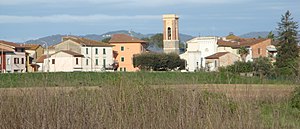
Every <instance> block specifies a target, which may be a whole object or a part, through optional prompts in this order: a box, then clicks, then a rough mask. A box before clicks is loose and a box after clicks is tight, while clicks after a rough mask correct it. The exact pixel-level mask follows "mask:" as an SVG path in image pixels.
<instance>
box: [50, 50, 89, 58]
mask: <svg viewBox="0 0 300 129" xmlns="http://www.w3.org/2000/svg"><path fill="white" fill-rule="evenodd" d="M59 52H64V53H67V54H70V55H72V56H74V57H84V56H83V55H82V54H79V53H77V52H73V51H70V50H62V51H58V52H57V53H59ZM54 54H55V53H54Z"/></svg>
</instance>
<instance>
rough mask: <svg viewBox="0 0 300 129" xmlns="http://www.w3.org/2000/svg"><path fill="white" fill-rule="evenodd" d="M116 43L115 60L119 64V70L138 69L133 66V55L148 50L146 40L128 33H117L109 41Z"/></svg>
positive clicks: (114, 48) (112, 43) (114, 49)
mask: <svg viewBox="0 0 300 129" xmlns="http://www.w3.org/2000/svg"><path fill="white" fill-rule="evenodd" d="M109 43H110V44H111V45H114V47H113V52H114V60H115V62H116V63H117V64H118V68H117V70H118V71H137V70H138V68H135V67H134V66H133V56H134V55H135V54H140V53H143V52H145V51H146V49H145V44H146V41H143V40H140V39H138V38H134V37H131V36H129V35H126V34H115V35H113V36H112V38H111V40H110V41H109Z"/></svg>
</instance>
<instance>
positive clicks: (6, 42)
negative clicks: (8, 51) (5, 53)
mask: <svg viewBox="0 0 300 129" xmlns="http://www.w3.org/2000/svg"><path fill="white" fill-rule="evenodd" d="M0 44H5V45H8V46H12V47H16V48H25V46H24V44H18V43H13V42H8V41H4V40H0Z"/></svg>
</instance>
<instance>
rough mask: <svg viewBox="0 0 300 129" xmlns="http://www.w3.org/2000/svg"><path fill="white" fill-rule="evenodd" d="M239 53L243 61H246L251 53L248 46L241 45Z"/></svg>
mask: <svg viewBox="0 0 300 129" xmlns="http://www.w3.org/2000/svg"><path fill="white" fill-rule="evenodd" d="M239 54H240V56H241V58H242V61H243V62H246V57H247V55H248V54H249V50H248V49H247V48H246V47H240V48H239Z"/></svg>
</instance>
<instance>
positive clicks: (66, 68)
mask: <svg viewBox="0 0 300 129" xmlns="http://www.w3.org/2000/svg"><path fill="white" fill-rule="evenodd" d="M112 47H113V45H110V44H107V43H103V42H99V41H94V40H89V39H85V38H80V37H74V36H67V37H63V38H62V42H61V43H59V44H56V45H54V46H51V49H50V47H49V48H46V50H45V52H44V55H43V56H41V57H40V58H39V59H38V61H37V62H38V64H39V65H40V66H42V67H41V68H40V69H39V71H43V72H46V71H49V72H73V71H94V72H99V71H112V70H113V65H114V61H113V51H112Z"/></svg>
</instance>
